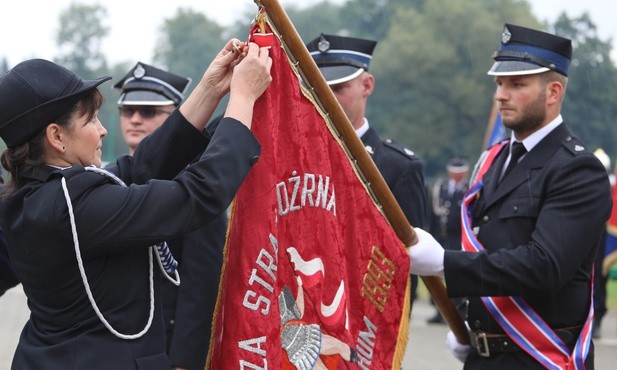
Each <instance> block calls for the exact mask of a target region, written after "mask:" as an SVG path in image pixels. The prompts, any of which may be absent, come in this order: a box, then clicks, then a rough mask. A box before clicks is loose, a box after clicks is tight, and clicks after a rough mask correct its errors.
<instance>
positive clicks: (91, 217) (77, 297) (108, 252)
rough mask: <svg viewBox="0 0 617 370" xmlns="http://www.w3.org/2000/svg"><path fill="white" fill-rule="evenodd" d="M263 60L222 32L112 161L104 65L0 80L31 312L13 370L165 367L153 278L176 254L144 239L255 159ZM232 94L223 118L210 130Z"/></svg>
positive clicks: (13, 242) (11, 203)
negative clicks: (160, 112)
mask: <svg viewBox="0 0 617 370" xmlns="http://www.w3.org/2000/svg"><path fill="white" fill-rule="evenodd" d="M238 44H239V47H237V46H236V47H234V45H238ZM238 49H240V50H241V52H238ZM241 55H244V57H243V58H242V59H239V57H240V56H241ZM271 64H272V60H271V59H270V58H269V56H268V51H267V49H265V48H264V49H260V48H259V47H258V46H257V45H256V44H248V45H243V44H242V43H241V42H240V41H239V40H230V41H229V42H228V43H227V44H226V45H225V47H224V48H223V49H222V50H221V52H219V53H218V54H217V56H216V57H215V58H214V60H213V62H212V63H211V64H210V66H209V67H208V69H207V70H206V72H205V74H204V77H203V78H202V80H201V81H200V83H199V85H198V87H197V88H196V89H195V90H194V91H193V93H192V94H191V95H190V96H189V97H188V98H187V100H186V101H185V102H184V103H183V104H182V105H181V106H180V107H179V108H178V109H176V110H175V111H174V112H173V113H172V114H171V115H170V116H169V117H168V119H167V121H166V122H165V124H164V125H163V126H161V127H160V128H159V129H158V130H156V131H155V132H154V133H153V134H152V135H150V136H149V137H148V138H146V139H144V140H143V141H142V143H141V144H140V145H139V147H138V148H137V150H136V151H135V154H134V155H133V156H124V157H121V158H118V159H117V161H116V165H115V166H113V167H111V168H110V169H109V170H104V169H101V168H100V167H99V166H100V165H101V150H100V148H101V140H102V139H103V137H104V136H106V134H107V131H106V130H105V128H104V127H103V126H102V124H101V122H100V121H99V120H98V117H97V112H98V109H99V107H100V105H101V104H102V99H103V98H102V95H101V94H100V92H99V90H98V88H97V86H99V85H100V84H101V83H103V82H105V81H107V80H109V77H107V78H100V79H97V80H82V79H81V78H79V77H78V76H76V75H75V74H74V73H72V72H71V71H69V70H67V69H65V68H63V67H61V66H58V65H57V64H55V63H52V62H49V61H46V60H42V59H32V60H28V61H25V62H22V63H20V64H18V65H17V66H15V67H14V68H13V69H12V70H11V71H9V72H8V73H7V74H5V75H4V76H3V77H1V78H0V137H1V138H2V139H3V140H4V142H5V143H6V144H7V147H8V149H6V150H5V151H4V152H3V154H2V165H3V167H4V168H6V169H7V170H8V171H9V172H10V174H11V179H10V181H9V182H7V184H6V186H7V191H8V194H5V196H4V197H3V199H2V203H1V204H0V206H1V207H0V221H1V225H2V228H3V230H4V232H5V235H6V237H7V241H8V251H9V255H10V257H11V262H12V263H13V267H14V268H15V271H16V273H17V276H18V278H19V280H20V282H21V283H22V286H23V289H24V292H25V294H26V296H27V298H28V306H29V308H30V311H31V315H30V318H29V320H28V321H27V322H26V324H25V327H24V329H23V331H22V333H21V336H20V339H19V343H18V346H17V349H16V352H15V356H14V358H13V364H12V369H101V370H103V369H105V370H107V369H120V370H124V369H131V370H137V369H149V370H152V369H157V370H169V369H170V368H171V363H170V361H169V357H168V356H167V354H166V353H165V328H164V325H163V324H164V323H163V316H162V312H161V309H162V307H161V299H160V296H161V294H160V285H161V284H160V283H161V278H162V276H163V275H165V276H167V275H168V274H169V273H173V271H171V272H170V267H171V268H172V270H173V264H172V263H171V262H173V260H171V259H169V255H168V251H167V250H165V248H164V244H160V248H159V246H157V247H152V246H153V245H159V243H162V242H163V241H165V240H171V239H173V238H175V237H178V236H181V235H184V234H186V233H187V232H189V231H192V230H193V229H195V228H196V227H200V226H203V225H205V224H207V223H208V222H209V221H211V220H212V219H213V218H214V217H216V216H217V215H219V214H221V213H222V212H224V211H225V210H226V208H227V207H228V205H229V204H230V202H231V200H232V199H233V197H234V195H235V192H236V191H237V189H238V188H239V186H240V185H241V183H242V181H243V180H244V178H245V176H246V175H247V174H248V172H249V171H250V169H251V168H252V165H253V164H254V163H256V162H257V160H258V155H259V153H260V146H259V143H258V142H257V141H256V139H255V137H254V136H253V134H252V133H251V132H250V130H249V128H250V125H251V121H252V114H253V104H254V102H255V101H256V100H257V99H258V98H259V96H260V95H261V94H262V93H263V91H264V90H265V89H266V87H267V86H268V84H269V83H270V81H271V77H270V74H269V72H270V67H271ZM230 65H235V67H234V68H233V69H232V68H230ZM227 92H230V101H229V104H228V105H227V108H226V113H225V118H223V119H222V121H221V122H220V124H219V126H218V128H217V130H216V132H215V133H214V135H213V136H212V137H210V136H209V135H205V134H204V133H203V129H204V127H205V125H206V122H207V121H208V120H209V119H210V116H211V115H212V112H213V111H214V109H215V108H216V106H217V105H218V103H219V101H220V99H221V98H222V97H223V96H224V95H225V94H226V93H227ZM206 146H207V149H206ZM211 148H213V149H211ZM204 150H205V151H204ZM202 152H203V155H201V157H200V159H199V160H197V161H196V162H195V163H194V164H192V165H191V166H190V167H188V168H186V166H187V164H189V162H191V161H192V160H194V158H195V157H196V156H198V155H200V153H202ZM162 257H166V259H163V258H162ZM159 264H160V265H161V267H165V271H164V272H163V270H162V268H159ZM176 277H177V276H176Z"/></svg>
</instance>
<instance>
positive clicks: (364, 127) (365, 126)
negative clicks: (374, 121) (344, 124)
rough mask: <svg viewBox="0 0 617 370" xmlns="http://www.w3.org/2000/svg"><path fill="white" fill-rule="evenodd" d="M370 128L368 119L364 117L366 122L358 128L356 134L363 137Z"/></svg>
mask: <svg viewBox="0 0 617 370" xmlns="http://www.w3.org/2000/svg"><path fill="white" fill-rule="evenodd" d="M368 128H369V126H368V120H367V119H366V117H364V123H363V124H362V126H360V127H359V128H358V129H357V130H356V135H358V137H362V135H364V134H366V132H367V131H368Z"/></svg>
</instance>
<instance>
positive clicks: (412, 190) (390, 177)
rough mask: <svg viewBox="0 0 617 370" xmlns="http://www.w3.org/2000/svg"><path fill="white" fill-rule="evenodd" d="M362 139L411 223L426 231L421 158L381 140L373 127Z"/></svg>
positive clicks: (394, 143)
mask: <svg viewBox="0 0 617 370" xmlns="http://www.w3.org/2000/svg"><path fill="white" fill-rule="evenodd" d="M361 140H362V143H363V144H364V146H365V147H366V148H367V151H368V152H369V154H370V155H371V157H372V158H373V162H375V165H376V166H377V168H378V169H379V172H380V173H381V175H382V176H383V178H384V180H385V181H386V184H388V187H389V188H390V190H391V191H392V195H394V198H395V199H396V201H397V202H398V204H399V205H400V206H401V209H402V211H403V213H404V214H405V216H406V217H407V220H408V221H409V223H411V225H412V226H414V227H422V228H426V227H427V226H428V225H427V224H428V220H427V219H428V217H427V208H426V207H427V196H426V190H425V189H426V188H425V186H424V173H423V166H422V162H421V161H420V159H418V157H416V156H415V155H413V153H412V152H411V151H409V150H408V149H405V147H403V146H402V145H401V144H399V143H397V142H395V141H392V140H386V141H381V139H380V138H379V136H378V135H377V132H376V131H375V130H373V128H372V127H370V126H369V129H368V131H367V132H365V133H364V135H362V137H361ZM369 147H370V148H369Z"/></svg>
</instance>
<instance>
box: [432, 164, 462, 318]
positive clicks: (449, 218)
mask: <svg viewBox="0 0 617 370" xmlns="http://www.w3.org/2000/svg"><path fill="white" fill-rule="evenodd" d="M446 171H447V173H448V177H447V178H439V179H437V181H435V184H434V185H433V189H432V192H431V204H432V211H433V218H432V220H431V222H432V223H431V234H432V235H433V236H434V237H435V239H436V240H437V241H438V242H439V243H440V244H441V245H442V246H443V247H444V248H446V249H454V250H460V249H461V204H462V202H463V196H464V195H465V192H466V191H467V188H469V179H468V177H467V174H468V172H469V163H468V161H467V159H465V158H463V157H453V158H451V159H450V160H449V161H448V163H447V164H446ZM453 301H454V305H455V306H456V307H457V308H459V310H463V308H464V307H463V306H462V304H463V301H462V299H460V298H455V299H453ZM427 322H428V323H429V324H445V320H444V319H443V317H442V316H441V313H440V312H439V310H436V312H435V315H433V316H432V317H430V318H429V319H428V320H427Z"/></svg>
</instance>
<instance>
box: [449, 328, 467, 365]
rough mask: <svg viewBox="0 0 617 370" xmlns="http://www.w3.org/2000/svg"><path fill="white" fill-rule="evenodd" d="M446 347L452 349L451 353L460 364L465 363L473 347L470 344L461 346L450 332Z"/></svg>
mask: <svg viewBox="0 0 617 370" xmlns="http://www.w3.org/2000/svg"><path fill="white" fill-rule="evenodd" d="M446 346H448V348H449V349H450V352H451V353H452V354H453V355H454V357H456V358H457V359H458V360H459V361H460V362H465V359H466V358H467V355H468V354H469V351H471V346H470V345H468V344H460V343H459V342H458V341H457V340H456V337H455V336H454V333H453V332H451V331H449V332H448V335H446Z"/></svg>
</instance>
